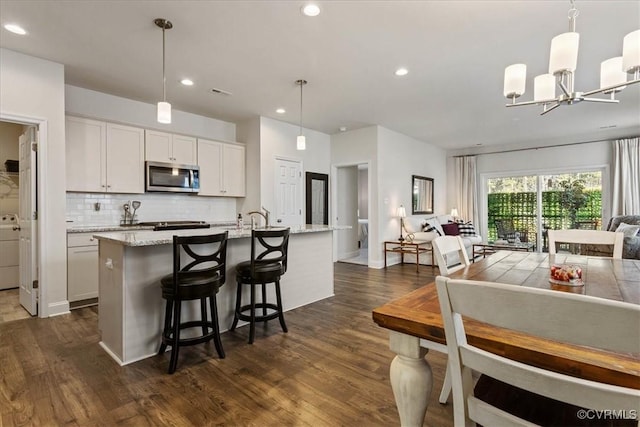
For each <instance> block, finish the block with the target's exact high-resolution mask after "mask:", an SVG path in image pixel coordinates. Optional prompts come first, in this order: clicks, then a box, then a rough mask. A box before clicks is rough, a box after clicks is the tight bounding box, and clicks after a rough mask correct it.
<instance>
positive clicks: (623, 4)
mask: <svg viewBox="0 0 640 427" xmlns="http://www.w3.org/2000/svg"><path fill="white" fill-rule="evenodd" d="M304 3H305V2H304V1H295V0H291V1H270V0H263V1H134V0H131V1H97V0H93V1H81V0H75V1H57V0H45V1H35V0H31V1H25V0H20V1H13V0H2V1H0V21H1V22H0V23H1V24H2V25H4V24H6V23H9V22H16V23H19V24H21V25H22V26H23V27H25V29H26V30H27V31H28V35H27V36H17V35H14V34H11V33H9V32H8V31H6V30H5V29H4V28H2V29H0V46H2V47H5V48H8V49H13V50H16V51H18V52H23V53H26V54H29V55H33V56H37V57H41V58H46V59H49V60H52V61H55V62H59V63H62V64H65V80H66V83H68V84H71V85H75V86H80V87H84V88H89V89H93V90H97V91H100V92H106V93H110V94H114V95H118V96H122V97H126V98H131V99H136V100H140V101H144V102H149V103H155V102H157V101H159V100H160V99H161V97H162V31H161V30H160V29H159V28H158V27H156V26H155V25H154V23H153V20H154V18H166V19H169V20H170V21H172V23H173V24H174V28H173V29H172V30H169V31H167V34H166V36H167V100H168V101H169V102H171V104H172V105H173V108H175V109H178V110H183V111H188V112H191V113H196V114H201V115H204V116H208V117H214V118H217V119H221V120H226V121H231V122H240V121H242V120H244V119H247V118H250V117H255V116H257V115H261V116H266V117H271V118H274V119H278V120H283V121H286V122H290V123H294V124H298V120H299V102H300V99H299V97H300V92H299V88H298V87H297V86H296V85H295V80H297V79H300V78H304V79H306V80H308V81H309V84H308V85H307V86H305V88H304V110H303V111H304V126H305V127H308V128H311V129H315V130H318V131H321V132H325V133H328V134H333V133H337V132H338V129H339V127H341V126H346V127H347V128H348V129H356V128H359V127H364V126H368V125H373V124H378V125H381V126H384V127H386V128H389V129H392V130H395V131H397V132H401V133H403V134H406V135H409V136H412V137H414V138H416V139H419V140H422V141H426V142H430V143H432V144H435V145H438V146H441V147H444V148H446V149H462V148H465V147H476V146H477V145H478V144H483V145H484V146H485V147H484V148H487V147H486V146H487V145H505V144H508V145H513V146H516V145H518V144H520V145H522V144H532V145H535V144H541V143H542V142H541V141H549V140H554V141H565V142H575V141H577V140H578V141H579V140H598V139H603V138H607V137H610V136H612V135H613V136H628V135H630V134H637V133H639V129H640V118H639V117H640V85H635V86H632V87H628V88H627V89H626V90H625V91H623V92H622V93H621V94H620V95H619V96H618V98H619V99H621V100H622V101H621V103H620V104H618V105H604V104H595V103H581V104H579V105H574V106H571V107H562V108H559V109H557V110H555V111H553V112H551V113H549V114H547V115H545V116H540V115H539V112H540V109H539V107H536V106H529V107H516V108H505V107H504V104H505V103H506V101H507V100H506V99H505V98H504V97H503V95H502V79H503V73H504V67H505V66H507V65H509V64H512V63H515V62H524V63H526V64H527V65H528V79H527V93H526V94H525V95H524V96H523V97H522V98H521V99H523V100H530V99H531V98H532V92H533V89H532V82H533V77H534V76H536V75H538V74H542V73H545V72H547V71H546V68H547V66H548V56H549V46H550V43H551V38H552V37H553V36H555V35H557V34H559V33H562V32H565V31H567V29H568V20H567V11H568V9H569V6H570V3H569V1H565V0H551V1H550V0H547V1H534V0H526V1H364V0H359V1H319V2H317V3H318V4H319V5H320V7H321V9H322V13H321V14H320V15H319V16H317V17H314V18H310V17H306V16H303V15H302V14H301V13H300V8H301V6H302V5H303V4H304ZM576 7H577V8H578V9H579V11H580V15H579V17H578V20H577V31H578V32H579V33H580V34H581V36H580V37H581V39H580V43H581V47H580V54H579V58H578V70H577V76H576V90H581V91H586V90H591V89H595V88H597V87H598V86H599V74H600V62H601V61H603V60H605V59H608V58H610V57H613V56H619V55H621V54H622V39H623V37H624V36H625V35H626V34H628V33H629V32H631V31H634V30H636V29H639V28H640V2H639V1H636V0H634V1H612V0H607V1H589V0H583V1H580V0H578V1H577V2H576ZM399 66H404V67H406V68H408V69H409V74H408V75H407V76H405V77H397V76H395V75H394V71H395V69H396V68H397V67H399ZM183 77H189V78H191V79H193V80H194V81H195V86H192V87H185V86H182V85H181V84H180V83H179V80H180V79H181V78H183ZM214 87H215V88H219V89H223V90H226V91H229V92H231V93H232V95H231V96H226V95H214V94H212V93H211V92H210V91H209V90H210V89H211V88H214ZM278 107H283V108H285V109H286V110H287V112H286V114H283V115H279V114H277V113H276V112H275V110H276V108H278Z"/></svg>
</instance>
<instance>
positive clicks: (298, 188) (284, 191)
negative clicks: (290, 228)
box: [271, 159, 302, 225]
mask: <svg viewBox="0 0 640 427" xmlns="http://www.w3.org/2000/svg"><path fill="white" fill-rule="evenodd" d="M275 171H276V177H275V179H276V212H275V220H274V221H272V224H271V225H300V224H302V165H301V163H300V162H299V161H296V160H285V159H276V167H275Z"/></svg>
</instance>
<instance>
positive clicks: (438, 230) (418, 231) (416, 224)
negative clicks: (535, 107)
mask: <svg viewBox="0 0 640 427" xmlns="http://www.w3.org/2000/svg"><path fill="white" fill-rule="evenodd" d="M451 224H454V222H453V218H452V217H451V215H439V216H434V217H417V216H411V217H407V218H405V219H404V229H405V235H406V236H407V237H408V238H409V239H413V240H426V241H428V242H430V241H432V240H433V239H435V238H436V237H438V236H439V235H445V234H447V233H455V230H456V228H457V229H458V232H459V233H460V234H458V235H459V236H460V237H461V238H462V242H463V243H464V247H465V249H466V250H467V255H468V256H469V259H472V258H473V245H474V244H477V243H482V237H481V236H479V235H478V234H477V233H476V231H475V227H474V226H473V225H470V224H462V223H460V224H457V223H455V224H456V225H455V226H452V225H451ZM445 230H446V232H445ZM456 256H457V255H456ZM434 262H435V261H434ZM451 262H455V260H451ZM420 263H421V264H427V265H431V257H428V256H422V257H420Z"/></svg>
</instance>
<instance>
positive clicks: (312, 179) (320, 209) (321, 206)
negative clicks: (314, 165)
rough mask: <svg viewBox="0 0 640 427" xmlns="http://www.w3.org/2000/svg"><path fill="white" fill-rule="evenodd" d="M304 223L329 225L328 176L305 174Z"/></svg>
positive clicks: (312, 173)
mask: <svg viewBox="0 0 640 427" xmlns="http://www.w3.org/2000/svg"><path fill="white" fill-rule="evenodd" d="M305 211H306V216H307V217H306V223H307V224H324V225H329V175H327V174H324V173H314V172H307V173H306V205H305Z"/></svg>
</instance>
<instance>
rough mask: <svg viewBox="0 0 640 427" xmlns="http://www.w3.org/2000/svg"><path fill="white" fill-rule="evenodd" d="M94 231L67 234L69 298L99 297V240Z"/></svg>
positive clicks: (73, 300) (74, 299)
mask: <svg viewBox="0 0 640 427" xmlns="http://www.w3.org/2000/svg"><path fill="white" fill-rule="evenodd" d="M92 234H93V233H69V234H68V235H67V299H68V300H69V302H75V301H82V300H86V299H91V298H98V240H97V239H95V238H94V237H93V236H92Z"/></svg>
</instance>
